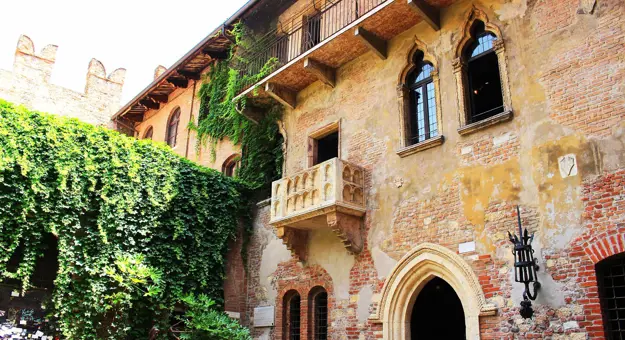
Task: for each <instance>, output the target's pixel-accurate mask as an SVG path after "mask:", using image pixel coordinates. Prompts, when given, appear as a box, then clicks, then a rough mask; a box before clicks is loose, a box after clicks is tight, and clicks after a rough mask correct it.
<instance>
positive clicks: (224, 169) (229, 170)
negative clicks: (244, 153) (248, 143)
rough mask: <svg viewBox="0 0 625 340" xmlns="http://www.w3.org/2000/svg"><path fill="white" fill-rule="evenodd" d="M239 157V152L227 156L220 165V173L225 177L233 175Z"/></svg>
mask: <svg viewBox="0 0 625 340" xmlns="http://www.w3.org/2000/svg"><path fill="white" fill-rule="evenodd" d="M240 159H241V155H239V154H234V155H232V156H230V157H228V158H227V159H226V160H225V161H224V163H223V165H222V166H221V173H223V174H224V175H225V176H227V177H234V175H235V172H236V169H237V167H238V165H239V160H240Z"/></svg>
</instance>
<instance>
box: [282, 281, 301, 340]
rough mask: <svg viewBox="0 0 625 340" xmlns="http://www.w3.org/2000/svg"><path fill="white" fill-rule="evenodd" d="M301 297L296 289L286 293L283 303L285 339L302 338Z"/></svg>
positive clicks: (297, 339) (296, 339)
mask: <svg viewBox="0 0 625 340" xmlns="http://www.w3.org/2000/svg"><path fill="white" fill-rule="evenodd" d="M300 306H301V298H300V295H299V293H297V292H296V291H289V292H287V293H286V294H285V295H284V303H283V307H282V309H283V318H282V320H283V323H284V324H283V333H282V334H283V339H284V340H300V338H301V335H300V330H301V323H300V321H301V315H300Z"/></svg>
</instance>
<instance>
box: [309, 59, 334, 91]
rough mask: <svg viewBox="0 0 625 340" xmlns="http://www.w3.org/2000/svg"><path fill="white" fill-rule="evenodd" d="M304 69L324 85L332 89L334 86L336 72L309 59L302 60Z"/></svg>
mask: <svg viewBox="0 0 625 340" xmlns="http://www.w3.org/2000/svg"><path fill="white" fill-rule="evenodd" d="M304 69H306V70H307V71H308V72H310V73H312V74H314V75H315V77H317V79H319V80H320V81H322V82H323V83H324V84H326V85H329V86H331V87H334V86H335V85H336V70H335V69H334V68H332V67H330V66H327V65H324V64H322V63H320V62H318V61H315V60H313V59H310V58H306V59H304Z"/></svg>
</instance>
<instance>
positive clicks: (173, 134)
mask: <svg viewBox="0 0 625 340" xmlns="http://www.w3.org/2000/svg"><path fill="white" fill-rule="evenodd" d="M178 125H180V108H179V107H177V108H175V109H174V110H173V111H172V113H171V115H170V116H169V120H168V121H167V133H166V134H165V141H166V142H167V145H169V146H171V147H172V148H173V147H175V146H176V142H177V138H178Z"/></svg>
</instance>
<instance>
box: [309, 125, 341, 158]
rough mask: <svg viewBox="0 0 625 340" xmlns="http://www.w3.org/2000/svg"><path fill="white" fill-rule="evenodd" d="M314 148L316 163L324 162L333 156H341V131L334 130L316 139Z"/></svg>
mask: <svg viewBox="0 0 625 340" xmlns="http://www.w3.org/2000/svg"><path fill="white" fill-rule="evenodd" d="M314 144H315V145H314V149H315V153H316V155H315V156H316V157H315V158H314V162H313V163H314V164H312V165H317V164H319V163H323V162H325V161H328V160H330V159H332V158H337V157H338V156H339V132H338V131H335V132H332V133H330V134H328V135H326V136H324V137H321V138H319V139H315V140H314Z"/></svg>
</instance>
